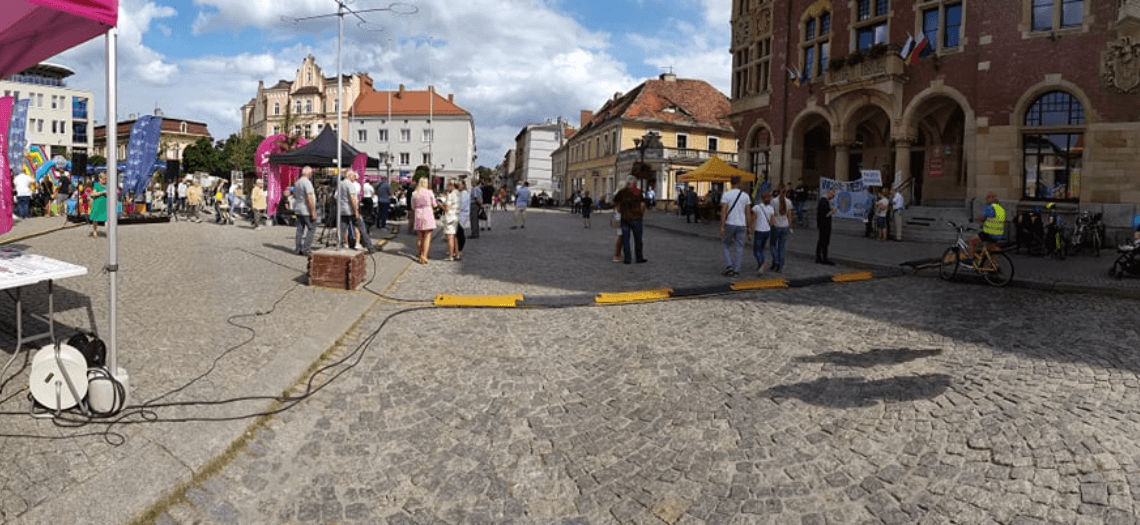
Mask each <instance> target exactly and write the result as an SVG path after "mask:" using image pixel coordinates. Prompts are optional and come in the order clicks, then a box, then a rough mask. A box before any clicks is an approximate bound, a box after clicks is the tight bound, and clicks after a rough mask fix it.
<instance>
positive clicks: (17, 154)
mask: <svg viewBox="0 0 1140 525" xmlns="http://www.w3.org/2000/svg"><path fill="white" fill-rule="evenodd" d="M31 102H32V99H30V98H25V99H23V100H17V101H16V103H15V104H13V105H12V120H11V126H10V127H9V128H8V169H10V170H12V173H13V174H14V175H19V174H20V172H25V173H27V174H28V175H31V171H30V170H28V169H27V168H25V167H24V166H25V164H27V160H26V159H25V158H24V153H25V152H26V151H27V150H28V104H30V103H31Z"/></svg>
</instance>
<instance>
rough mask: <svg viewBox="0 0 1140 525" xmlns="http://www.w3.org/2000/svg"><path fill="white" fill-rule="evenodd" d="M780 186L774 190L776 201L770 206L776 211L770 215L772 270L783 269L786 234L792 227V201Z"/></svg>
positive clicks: (786, 249)
mask: <svg viewBox="0 0 1140 525" xmlns="http://www.w3.org/2000/svg"><path fill="white" fill-rule="evenodd" d="M785 193H786V192H785V191H784V190H783V188H782V187H781V188H780V189H778V190H776V193H775V194H774V197H775V199H776V203H775V204H774V205H772V208H773V209H775V210H776V213H775V214H773V216H772V271H773V272H780V271H782V270H783V269H784V262H785V256H786V255H787V251H788V235H789V234H791V232H792V228H791V224H792V201H791V199H789V198H788V196H787V195H785Z"/></svg>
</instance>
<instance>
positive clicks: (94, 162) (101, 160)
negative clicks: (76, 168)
mask: <svg viewBox="0 0 1140 525" xmlns="http://www.w3.org/2000/svg"><path fill="white" fill-rule="evenodd" d="M87 165H88V166H106V165H107V157H104V156H102V155H92V156H90V157H88V158H87Z"/></svg>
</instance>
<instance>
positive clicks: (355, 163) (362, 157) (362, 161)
mask: <svg viewBox="0 0 1140 525" xmlns="http://www.w3.org/2000/svg"><path fill="white" fill-rule="evenodd" d="M366 169H368V154H367V153H357V154H356V156H355V157H353V159H352V171H355V172H356V174H357V175H360V180H361V181H362V182H367V181H368V178H367V177H365V176H364V175H365V173H364V171H365V170H366ZM362 194H363V193H362Z"/></svg>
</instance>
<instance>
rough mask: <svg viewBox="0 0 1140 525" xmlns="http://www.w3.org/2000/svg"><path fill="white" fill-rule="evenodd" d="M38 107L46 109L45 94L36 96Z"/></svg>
mask: <svg viewBox="0 0 1140 525" xmlns="http://www.w3.org/2000/svg"><path fill="white" fill-rule="evenodd" d="M36 105H37V106H39V107H41V108H42V107H44V94H43V93H39V94H37V95H36Z"/></svg>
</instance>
